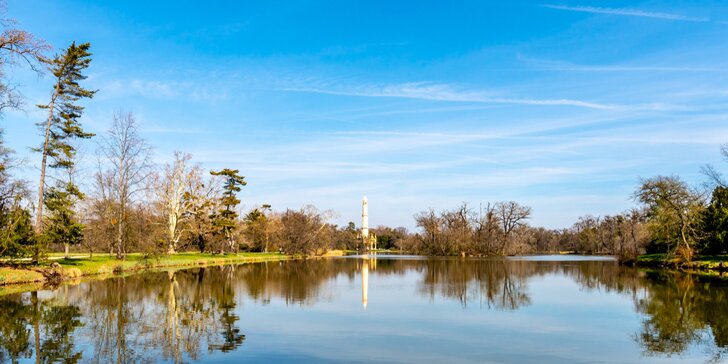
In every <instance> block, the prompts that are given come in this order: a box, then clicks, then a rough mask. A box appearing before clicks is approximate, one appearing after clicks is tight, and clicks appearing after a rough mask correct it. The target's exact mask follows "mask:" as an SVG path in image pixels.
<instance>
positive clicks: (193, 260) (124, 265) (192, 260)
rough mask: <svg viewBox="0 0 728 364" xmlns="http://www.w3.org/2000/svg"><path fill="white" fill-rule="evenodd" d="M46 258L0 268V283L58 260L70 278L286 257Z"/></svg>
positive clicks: (34, 277) (35, 276) (27, 277)
mask: <svg viewBox="0 0 728 364" xmlns="http://www.w3.org/2000/svg"><path fill="white" fill-rule="evenodd" d="M59 256H60V257H61V258H60V259H57V258H58V257H59ZM50 258H52V259H50V260H47V261H45V262H43V263H42V264H40V265H39V266H38V267H32V266H30V265H29V264H23V265H20V266H17V267H12V268H11V267H0V285H5V284H15V283H27V282H38V281H42V280H43V275H42V274H41V273H39V272H38V271H36V270H37V269H47V268H48V267H49V266H50V265H51V264H52V263H54V262H57V263H59V264H60V265H61V266H62V267H63V270H64V275H66V276H67V277H70V278H76V277H79V276H91V275H99V274H111V273H123V272H135V271H143V270H148V269H155V268H166V267H191V266H210V265H222V264H231V263H253V262H263V261H276V260H285V259H289V258H290V257H289V256H287V255H283V254H279V253H238V254H225V255H221V254H209V253H178V254H173V255H160V256H158V257H146V256H145V255H143V254H127V255H126V257H125V259H124V260H117V259H116V257H114V256H113V255H110V254H94V256H93V259H91V258H89V257H88V255H80V254H71V256H70V258H69V259H66V258H63V254H62V253H61V254H57V253H54V254H51V255H50Z"/></svg>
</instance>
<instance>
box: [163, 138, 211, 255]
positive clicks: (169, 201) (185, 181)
mask: <svg viewBox="0 0 728 364" xmlns="http://www.w3.org/2000/svg"><path fill="white" fill-rule="evenodd" d="M191 158H192V156H191V155H189V154H184V153H182V152H174V161H173V162H172V163H171V164H170V163H168V164H167V165H166V166H165V168H164V171H163V172H162V175H158V176H156V178H155V183H154V192H155V195H156V199H157V203H158V204H159V209H160V212H161V213H162V215H163V217H164V219H165V221H166V234H165V235H166V236H165V240H166V242H167V253H168V254H174V253H175V252H176V250H177V248H178V244H179V241H180V238H181V237H182V233H183V232H184V231H185V229H184V222H185V220H188V219H189V218H191V217H192V213H193V211H192V210H193V208H194V207H195V206H194V204H193V202H194V199H193V198H192V194H191V192H192V191H191V190H197V188H195V187H196V186H194V184H196V183H198V182H197V181H200V180H201V169H200V167H199V166H194V165H193V166H190V163H189V161H190V159H191Z"/></svg>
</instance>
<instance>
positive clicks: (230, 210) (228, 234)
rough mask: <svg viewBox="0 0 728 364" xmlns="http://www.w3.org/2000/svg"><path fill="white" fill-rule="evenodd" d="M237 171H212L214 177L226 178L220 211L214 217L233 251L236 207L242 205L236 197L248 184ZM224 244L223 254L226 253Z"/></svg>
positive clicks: (220, 232)
mask: <svg viewBox="0 0 728 364" xmlns="http://www.w3.org/2000/svg"><path fill="white" fill-rule="evenodd" d="M238 173H239V171H238V170H237V169H228V168H225V169H223V170H221V171H217V172H216V171H210V174H212V175H213V176H221V177H222V178H224V182H223V191H224V192H223V193H222V197H220V205H221V206H220V207H221V209H220V211H218V212H216V213H215V214H214V215H213V224H214V226H215V228H216V230H217V231H218V233H219V234H221V235H223V236H224V238H225V242H226V243H227V245H228V246H229V247H230V249H232V250H233V251H237V250H236V249H235V239H234V238H233V234H232V233H233V231H234V230H235V226H236V219H237V218H238V213H237V212H236V211H235V207H236V206H238V205H239V204H240V200H238V198H237V197H236V194H237V193H238V192H240V187H241V186H245V185H247V184H248V183H247V182H245V180H244V178H245V177H243V176H240V175H238ZM224 249H225V248H224V244H223V250H222V253H225V250H224Z"/></svg>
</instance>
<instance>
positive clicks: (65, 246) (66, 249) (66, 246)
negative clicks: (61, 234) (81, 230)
mask: <svg viewBox="0 0 728 364" xmlns="http://www.w3.org/2000/svg"><path fill="white" fill-rule="evenodd" d="M63 248H64V249H65V251H66V256H65V258H66V259H68V244H63Z"/></svg>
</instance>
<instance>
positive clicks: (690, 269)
mask: <svg viewBox="0 0 728 364" xmlns="http://www.w3.org/2000/svg"><path fill="white" fill-rule="evenodd" d="M623 264H625V265H629V266H634V267H638V268H652V269H666V270H673V271H681V272H686V273H694V274H702V275H706V274H707V275H712V276H720V277H722V276H724V275H725V274H726V273H728V255H706V256H697V257H695V258H694V259H693V260H691V261H689V262H688V261H684V260H681V259H677V258H671V259H666V256H665V254H645V255H640V256H638V257H637V258H636V259H634V260H632V261H629V262H625V263H623Z"/></svg>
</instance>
